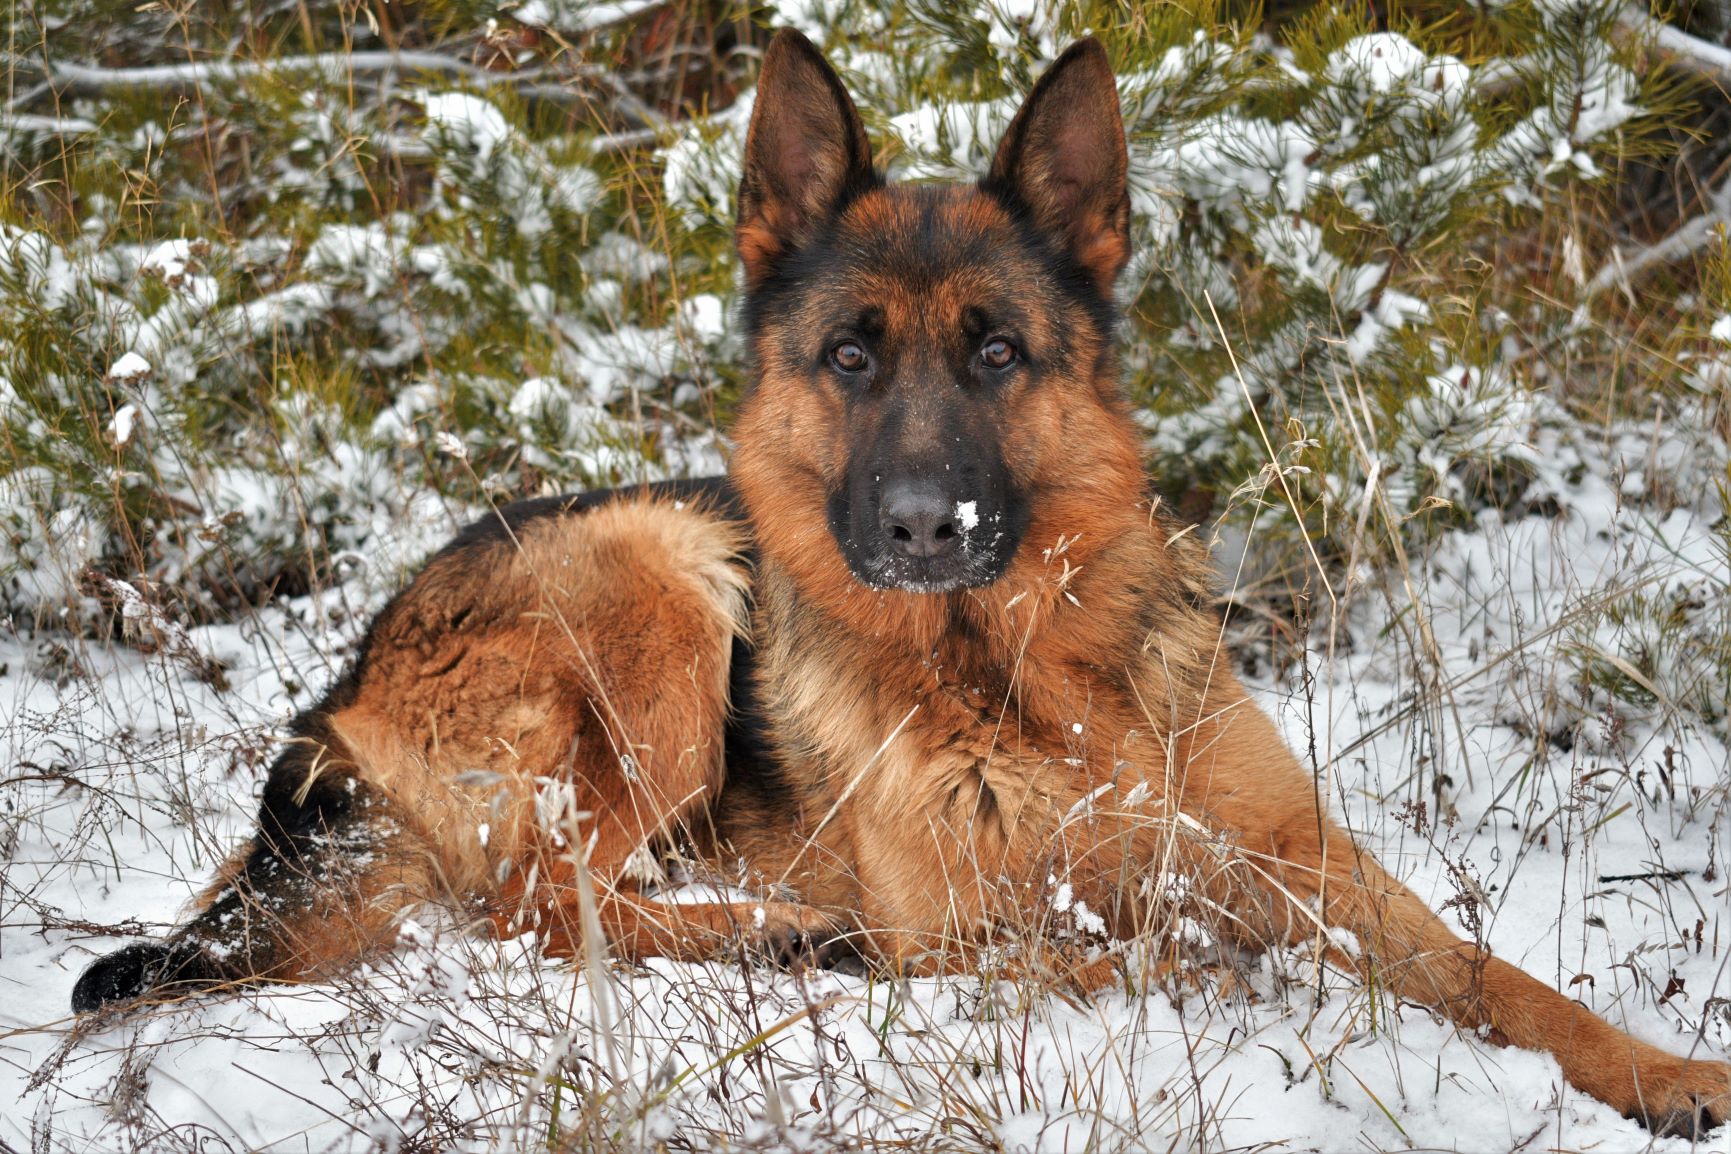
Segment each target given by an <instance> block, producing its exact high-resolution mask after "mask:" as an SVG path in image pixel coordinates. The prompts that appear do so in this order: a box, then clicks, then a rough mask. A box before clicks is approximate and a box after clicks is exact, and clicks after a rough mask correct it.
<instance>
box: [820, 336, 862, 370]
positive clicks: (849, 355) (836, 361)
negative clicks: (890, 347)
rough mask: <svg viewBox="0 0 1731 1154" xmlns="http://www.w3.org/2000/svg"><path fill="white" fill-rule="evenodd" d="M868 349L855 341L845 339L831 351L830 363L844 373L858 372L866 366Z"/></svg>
mask: <svg viewBox="0 0 1731 1154" xmlns="http://www.w3.org/2000/svg"><path fill="white" fill-rule="evenodd" d="M866 359H867V358H866V351H865V350H864V349H862V348H860V347H859V344H858V343H857V342H855V341H843V342H842V343H841V344H839V345H837V346H836V347H835V348H833V349H831V350H830V351H829V363H830V364H832V365H834V366H835V367H836V368H838V369H840V370H841V371H842V372H844V373H857V372H859V371H860V370H861V369H863V368H865V367H866Z"/></svg>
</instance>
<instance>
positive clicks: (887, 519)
mask: <svg viewBox="0 0 1731 1154" xmlns="http://www.w3.org/2000/svg"><path fill="white" fill-rule="evenodd" d="M955 510H956V504H955V502H954V501H952V500H950V499H949V497H948V496H947V495H946V494H945V493H944V492H943V491H942V490H941V489H939V488H938V487H937V486H936V485H932V484H929V483H922V482H919V481H891V482H890V483H889V484H888V485H886V486H884V493H883V504H882V506H881V507H880V512H879V515H878V520H879V523H880V524H881V525H882V526H883V531H884V536H886V537H888V538H889V543H890V548H891V549H894V550H895V551H896V552H897V553H900V554H901V555H902V556H904V557H922V558H931V557H942V556H943V555H944V554H946V553H948V552H950V551H951V550H953V549H954V548H955V547H956V543H957V542H958V541H960V540H961V532H960V531H959V529H958V527H957V525H956V513H955Z"/></svg>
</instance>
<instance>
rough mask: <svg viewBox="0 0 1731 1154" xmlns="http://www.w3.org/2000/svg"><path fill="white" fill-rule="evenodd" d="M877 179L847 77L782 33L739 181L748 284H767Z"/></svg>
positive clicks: (769, 62)
mask: <svg viewBox="0 0 1731 1154" xmlns="http://www.w3.org/2000/svg"><path fill="white" fill-rule="evenodd" d="M875 180H876V177H874V176H873V174H872V153H871V144H870V142H869V141H867V140H866V134H865V125H863V124H861V123H860V119H859V113H857V112H855V111H854V106H853V101H852V100H850V99H849V98H848V94H847V89H845V88H843V87H842V83H841V78H840V77H839V76H837V75H836V74H835V69H833V68H831V67H830V66H829V62H828V61H827V60H825V59H824V58H823V56H822V54H821V53H819V52H818V50H817V49H816V48H814V47H812V43H811V41H809V40H807V39H806V38H805V37H804V36H802V35H800V34H799V33H798V32H795V31H794V30H793V29H791V28H784V29H782V30H781V31H780V32H777V33H776V34H775V39H774V40H771V41H770V42H769V50H768V51H767V52H765V53H764V55H763V72H762V74H761V75H760V76H759V77H758V81H757V103H756V104H755V105H754V106H753V108H752V110H751V128H750V129H749V130H748V131H747V132H746V136H745V168H744V171H743V172H742V173H741V174H740V179H739V220H738V224H737V228H736V231H735V241H736V243H737V244H738V245H739V256H740V259H741V260H742V261H744V262H745V271H746V276H747V278H748V279H749V280H751V281H752V282H756V281H759V280H762V279H763V278H764V277H765V276H767V275H768V274H769V272H770V271H771V270H772V269H773V268H774V267H775V262H776V260H777V258H779V257H780V256H782V255H783V254H784V253H787V252H789V251H791V250H792V249H794V248H796V247H798V246H799V244H800V243H801V242H803V241H804V240H806V239H807V238H809V236H810V234H811V231H812V229H813V228H814V227H816V226H817V225H819V224H821V223H822V222H823V221H824V220H826V219H827V218H828V217H829V215H830V214H831V213H833V212H834V211H835V210H836V209H837V208H839V207H840V206H841V205H842V204H843V203H844V202H845V201H846V200H847V199H848V198H850V197H851V196H853V195H854V194H856V193H858V192H860V191H863V190H864V189H866V188H869V187H871V185H872V184H873V183H874V182H875Z"/></svg>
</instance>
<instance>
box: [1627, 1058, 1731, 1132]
mask: <svg viewBox="0 0 1731 1154" xmlns="http://www.w3.org/2000/svg"><path fill="white" fill-rule="evenodd" d="M1667 1065H1668V1066H1669V1067H1670V1068H1669V1069H1654V1070H1652V1072H1651V1073H1643V1075H1642V1077H1641V1080H1640V1081H1641V1085H1640V1097H1641V1101H1640V1103H1639V1104H1638V1105H1637V1106H1636V1107H1635V1108H1634V1109H1633V1110H1630V1111H1628V1112H1627V1113H1628V1116H1629V1117H1631V1118H1634V1119H1635V1120H1636V1121H1638V1122H1640V1123H1641V1124H1642V1125H1643V1126H1645V1127H1647V1129H1649V1130H1651V1131H1652V1132H1653V1133H1654V1134H1657V1135H1659V1136H1661V1137H1665V1138H1688V1139H1690V1140H1691V1141H1699V1140H1701V1139H1703V1138H1705V1137H1706V1136H1707V1135H1708V1134H1710V1133H1712V1132H1713V1131H1714V1130H1716V1129H1718V1128H1719V1127H1721V1126H1723V1125H1725V1123H1726V1121H1727V1119H1731V1065H1727V1064H1725V1063H1724V1062H1690V1061H1684V1060H1681V1059H1673V1060H1672V1061H1671V1062H1669V1063H1667Z"/></svg>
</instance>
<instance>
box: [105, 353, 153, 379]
mask: <svg viewBox="0 0 1731 1154" xmlns="http://www.w3.org/2000/svg"><path fill="white" fill-rule="evenodd" d="M149 375H150V362H149V361H147V360H145V359H144V358H143V357H141V356H139V355H138V354H137V353H135V352H134V353H125V354H123V355H122V356H121V357H120V359H119V360H117V361H115V362H114V363H113V364H112V365H109V366H108V379H109V380H111V381H136V380H140V379H142V378H144V377H148V376H149Z"/></svg>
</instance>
